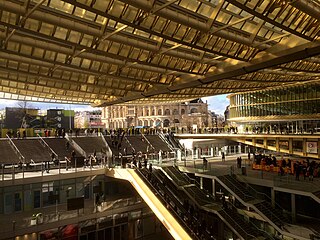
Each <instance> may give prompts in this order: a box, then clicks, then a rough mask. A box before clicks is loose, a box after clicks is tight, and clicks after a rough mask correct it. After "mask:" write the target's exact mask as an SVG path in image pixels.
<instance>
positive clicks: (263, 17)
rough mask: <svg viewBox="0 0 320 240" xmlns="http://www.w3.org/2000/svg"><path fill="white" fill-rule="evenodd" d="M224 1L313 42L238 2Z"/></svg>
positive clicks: (309, 38) (233, 0) (235, 0)
mask: <svg viewBox="0 0 320 240" xmlns="http://www.w3.org/2000/svg"><path fill="white" fill-rule="evenodd" d="M225 1H227V2H229V3H231V4H232V5H234V6H236V7H238V8H240V9H242V10H243V11H246V12H247V13H250V14H251V15H253V16H256V17H257V18H260V19H262V20H264V21H266V22H268V23H270V24H272V25H274V26H277V27H278V28H280V29H283V30H285V31H287V32H289V33H292V34H293V35H296V36H298V37H301V38H304V39H306V40H308V41H313V39H312V38H311V37H308V36H306V35H304V34H302V33H300V32H297V31H295V30H293V29H291V28H289V27H286V26H284V25H282V24H281V23H278V22H276V21H274V20H272V19H270V18H268V17H267V16H264V15H263V14H261V13H258V12H256V11H255V10H253V9H251V8H249V7H247V6H246V5H244V4H243V3H240V2H238V1H237V0H225Z"/></svg>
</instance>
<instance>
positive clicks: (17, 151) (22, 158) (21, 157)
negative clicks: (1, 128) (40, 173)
mask: <svg viewBox="0 0 320 240" xmlns="http://www.w3.org/2000/svg"><path fill="white" fill-rule="evenodd" d="M6 137H7V138H8V139H9V143H10V146H11V147H12V148H13V150H14V151H15V153H16V154H18V155H19V159H20V160H21V161H22V163H25V157H24V156H23V155H22V153H21V152H20V151H19V149H18V148H17V146H16V145H15V144H14V142H13V141H12V140H11V138H10V137H9V135H8V134H6Z"/></svg>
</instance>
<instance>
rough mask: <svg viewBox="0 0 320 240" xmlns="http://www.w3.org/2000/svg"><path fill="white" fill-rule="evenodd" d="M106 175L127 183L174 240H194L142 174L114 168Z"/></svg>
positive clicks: (131, 170) (132, 170)
mask: <svg viewBox="0 0 320 240" xmlns="http://www.w3.org/2000/svg"><path fill="white" fill-rule="evenodd" d="M106 175H107V176H110V177H115V178H119V179H123V180H127V181H129V182H130V183H131V184H132V186H133V187H134V188H135V189H136V191H137V192H138V193H139V195H140V196H141V197H142V198H143V200H144V201H145V202H146V204H147V205H148V206H149V207H150V208H151V210H152V211H153V212H154V214H155V215H156V216H157V217H158V219H159V220H160V222H161V223H162V224H163V225H164V226H165V227H166V229H167V230H168V232H169V233H170V234H171V235H172V237H173V238H174V239H181V240H188V239H190V240H191V239H194V238H193V237H191V236H190V234H189V233H187V231H186V230H185V229H184V228H183V227H182V226H181V223H179V221H178V220H177V217H175V216H174V214H173V212H172V211H169V210H168V208H167V206H166V205H165V204H164V203H163V202H162V201H161V200H160V199H159V198H160V197H159V195H158V196H157V195H156V194H155V192H154V191H153V189H152V186H151V185H150V184H148V182H147V181H146V179H144V175H143V174H141V173H139V172H138V171H137V170H134V169H116V168H115V169H111V170H109V171H107V172H106Z"/></svg>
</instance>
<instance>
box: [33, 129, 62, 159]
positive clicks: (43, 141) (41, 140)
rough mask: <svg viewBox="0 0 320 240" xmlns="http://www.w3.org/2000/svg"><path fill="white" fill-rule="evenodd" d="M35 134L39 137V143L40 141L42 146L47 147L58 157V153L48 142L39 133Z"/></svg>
mask: <svg viewBox="0 0 320 240" xmlns="http://www.w3.org/2000/svg"><path fill="white" fill-rule="evenodd" d="M37 136H38V137H39V139H40V143H42V144H43V145H44V147H46V148H48V149H49V151H50V152H51V153H53V154H54V156H55V158H56V159H59V158H58V154H57V153H56V152H55V151H54V150H53V149H52V148H51V147H50V146H49V145H48V143H47V142H46V141H45V140H44V139H43V138H42V137H41V136H40V135H39V133H37Z"/></svg>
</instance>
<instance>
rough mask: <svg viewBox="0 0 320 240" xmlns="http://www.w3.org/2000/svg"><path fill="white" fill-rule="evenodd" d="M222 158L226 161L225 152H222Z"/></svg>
mask: <svg viewBox="0 0 320 240" xmlns="http://www.w3.org/2000/svg"><path fill="white" fill-rule="evenodd" d="M221 160H222V162H225V161H226V156H225V154H224V152H222V153H221Z"/></svg>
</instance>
